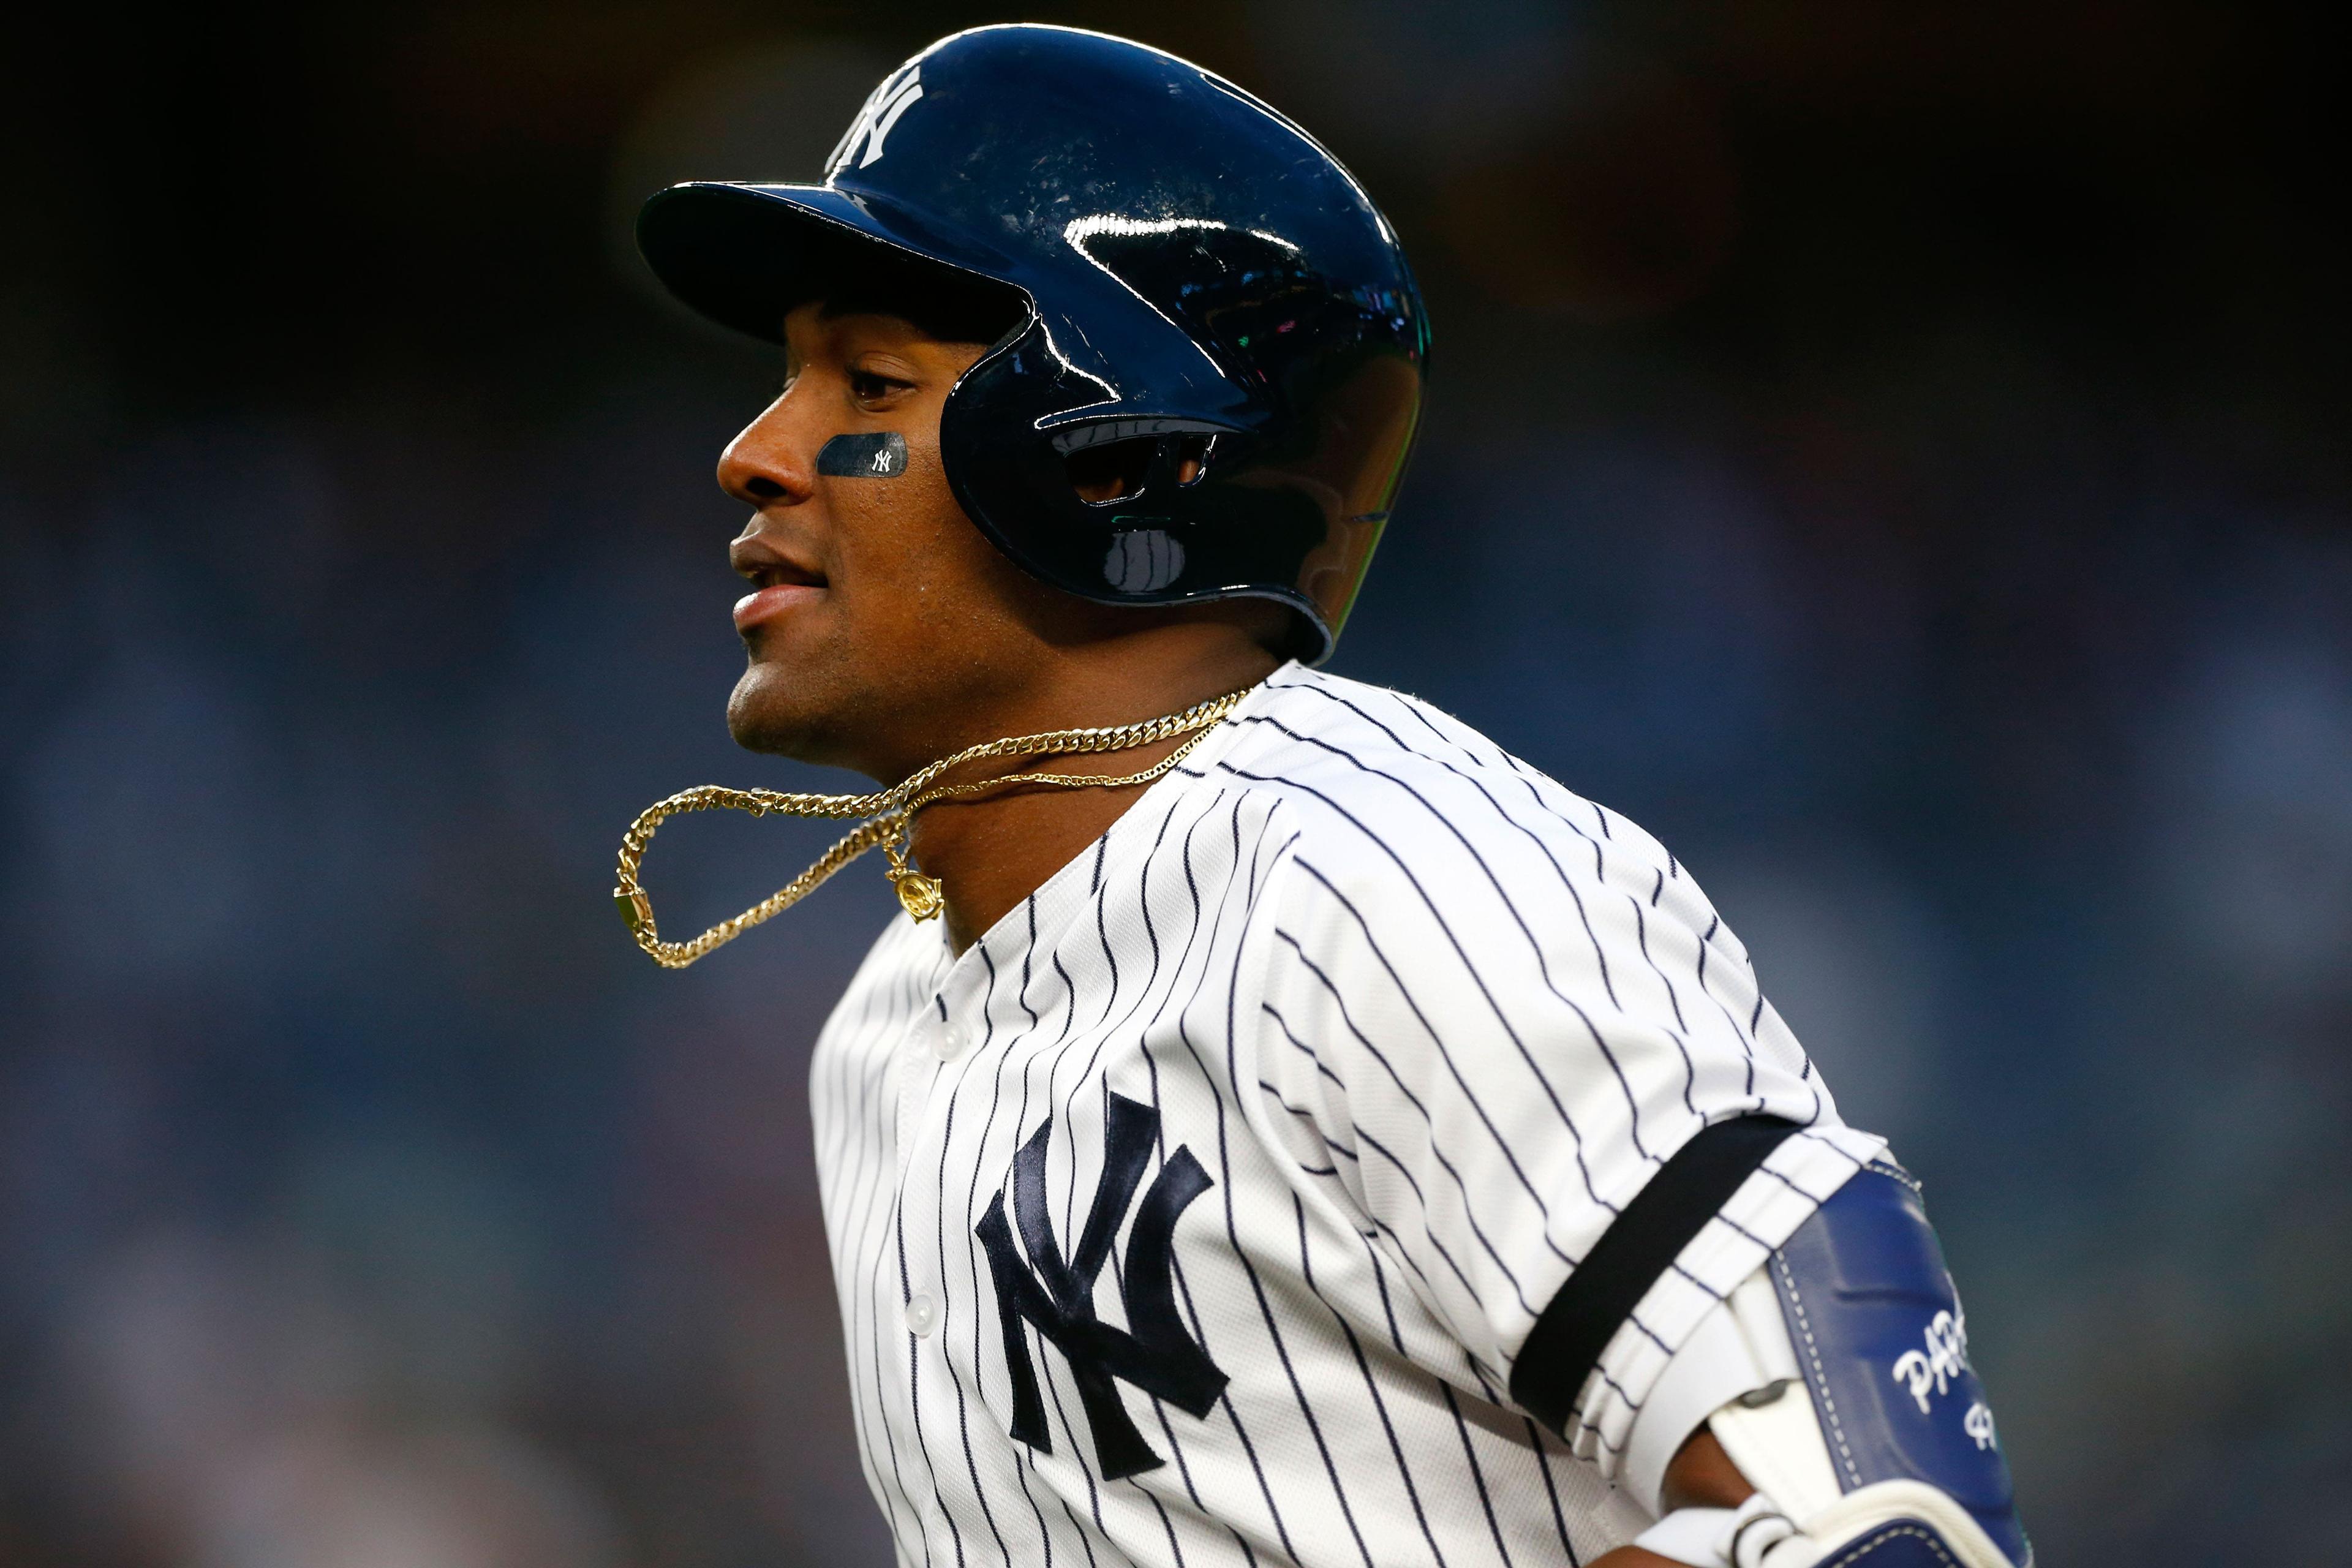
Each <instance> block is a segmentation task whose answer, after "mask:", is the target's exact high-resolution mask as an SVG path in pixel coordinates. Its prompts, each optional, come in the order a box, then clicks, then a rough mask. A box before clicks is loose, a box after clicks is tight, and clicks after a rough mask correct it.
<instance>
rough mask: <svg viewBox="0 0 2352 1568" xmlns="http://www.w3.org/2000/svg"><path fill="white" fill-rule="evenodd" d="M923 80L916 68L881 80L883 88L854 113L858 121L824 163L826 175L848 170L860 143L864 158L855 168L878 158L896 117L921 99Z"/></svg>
mask: <svg viewBox="0 0 2352 1568" xmlns="http://www.w3.org/2000/svg"><path fill="white" fill-rule="evenodd" d="M922 78H923V69H922V68H921V67H920V66H916V65H909V66H907V67H904V68H901V69H899V70H896V71H893V72H891V73H890V74H889V75H888V76H887V77H884V78H883V79H882V85H881V86H880V87H877V88H876V89H874V91H873V94H872V96H870V97H869V98H867V99H866V107H865V108H863V109H861V110H858V111H857V118H856V119H855V120H853V121H850V122H849V130H848V131H847V132H845V134H844V135H843V136H842V138H841V142H840V144H839V145H838V146H836V147H835V148H834V150H833V156H832V157H830V158H827V159H826V160H825V161H824V168H825V173H826V174H833V173H835V172H837V171H839V170H842V169H845V168H848V167H849V166H850V164H849V160H850V157H851V155H852V154H854V153H856V151H857V148H858V143H859V142H864V143H865V146H866V155H865V156H864V157H862V158H859V159H858V160H857V167H859V168H861V169H863V168H864V167H866V164H868V163H873V162H875V161H876V160H877V159H878V158H880V157H881V156H882V143H883V142H884V140H885V139H886V138H887V137H888V136H889V134H890V128H891V127H892V126H894V125H896V124H898V116H900V115H902V114H904V113H906V112H907V110H908V108H909V107H911V106H912V105H913V103H914V101H915V100H917V99H919V98H920V97H922V96H923V80H922Z"/></svg>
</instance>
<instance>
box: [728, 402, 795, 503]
mask: <svg viewBox="0 0 2352 1568" xmlns="http://www.w3.org/2000/svg"><path fill="white" fill-rule="evenodd" d="M789 401H790V400H789V399H788V398H781V397H780V398H778V399H777V400H776V401H775V402H774V403H772V404H770V405H768V407H767V409H766V411H765V412H763V413H761V416H759V417H758V418H757V419H754V420H752V421H751V423H750V424H749V425H746V426H743V428H742V430H741V431H740V433H738V434H737V436H736V437H735V439H733V440H732V441H730V442H728V443H727V449H726V450H725V451H723V452H721V453H719V489H722V490H725V491H726V492H727V493H728V494H729V495H730V496H732V497H734V498H735V499H736V500H739V501H741V502H742V503H743V504H744V505H746V506H749V507H751V508H754V509H760V508H765V507H772V506H796V505H798V504H799V503H800V502H802V501H804V500H808V498H809V495H810V492H811V491H812V489H814V486H815V482H816V464H815V460H814V453H813V452H811V451H810V450H808V449H807V443H806V442H805V441H804V440H803V438H802V433H801V432H799V431H797V430H795V429H794V428H793V426H795V424H796V423H797V421H795V420H794V419H793V417H792V416H791V415H790V413H789V412H788V411H787V409H786V406H785V405H786V404H787V403H788V402H789Z"/></svg>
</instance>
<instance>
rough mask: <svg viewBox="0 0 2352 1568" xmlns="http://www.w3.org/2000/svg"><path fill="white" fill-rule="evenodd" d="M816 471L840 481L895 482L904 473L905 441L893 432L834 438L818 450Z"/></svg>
mask: <svg viewBox="0 0 2352 1568" xmlns="http://www.w3.org/2000/svg"><path fill="white" fill-rule="evenodd" d="M816 471H817V472H818V473H820V474H830V475H832V476H833V477H835V479H897V478H898V476H899V475H900V474H903V473H905V472H906V471H907V438H906V437H903V436H901V435H899V434H898V432H897V431H896V430H871V431H866V432H865V433H863V434H859V435H849V436H835V437H834V438H833V439H832V440H830V441H827V442H826V443H825V444H824V447H822V448H820V449H819V450H818V452H817V455H816Z"/></svg>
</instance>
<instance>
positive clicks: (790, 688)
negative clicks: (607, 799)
mask: <svg viewBox="0 0 2352 1568" xmlns="http://www.w3.org/2000/svg"><path fill="white" fill-rule="evenodd" d="M784 336H785V384H784V389H783V391H782V394H780V395H778V397H777V398H776V400H775V402H774V403H772V405H769V407H768V408H767V410H766V411H765V412H764V413H762V414H761V416H759V417H758V418H757V419H754V420H753V421H752V422H751V425H750V426H747V427H746V428H745V429H744V430H743V432H742V434H740V435H739V436H737V437H735V439H734V440H733V441H732V442H731V443H730V445H729V446H728V447H727V450H726V453H725V454H724V455H723V456H722V457H721V458H719V485H720V487H721V488H722V489H725V490H726V491H727V493H728V494H729V495H730V496H733V497H734V498H735V499H736V500H740V501H742V502H744V503H745V504H746V505H748V506H750V507H751V508H752V509H753V512H752V516H751V521H750V522H749V523H747V524H746V525H745V527H744V529H743V531H742V533H741V535H740V537H739V538H737V539H736V541H735V542H734V544H733V546H732V549H731V551H730V559H731V561H732V563H733V565H734V567H735V570H736V571H737V572H738V573H740V574H741V575H742V576H743V577H745V578H746V579H748V580H749V581H750V583H751V593H750V594H748V595H745V596H744V598H743V599H742V600H741V602H740V603H739V604H738V605H736V606H735V626H736V630H737V631H738V633H739V634H740V636H741V637H742V638H743V645H744V647H745V649H746V650H747V652H748V654H749V656H750V662H749V664H748V666H747V667H746V668H745V669H744V671H743V676H742V679H740V681H738V682H737V683H736V686H735V693H734V696H733V698H732V699H731V700H730V702H729V703H728V709H727V721H728V728H729V729H730V731H732V732H733V734H734V736H735V739H736V741H737V742H739V743H740V744H742V745H745V746H748V747H751V748H752V749H754V750H757V751H765V752H781V753H782V754H784V755H787V756H793V757H798V758H801V759H803V760H804V761H808V762H818V763H835V764H839V765H842V766H846V767H852V768H856V770H858V771H859V772H861V773H866V774H868V775H869V776H872V777H876V778H881V779H894V778H896V777H898V776H901V775H903V774H904V773H908V772H910V771H912V770H913V769H914V768H916V767H918V766H919V765H921V764H922V763H925V762H929V761H930V760H931V759H932V758H934V757H937V756H939V755H940V754H941V753H943V752H947V751H950V750H952V749H954V748H955V747H957V746H960V745H962V744H967V743H969V742H970V741H971V739H979V738H985V737H984V736H977V735H967V733H966V731H967V730H969V729H971V726H972V725H973V724H974V723H975V722H981V723H982V724H983V727H984V720H985V716H986V714H987V713H988V712H989V710H991V709H992V708H996V707H999V706H1001V705H1002V704H1003V701H1004V700H1006V699H1007V697H1008V695H1010V694H1016V693H1017V692H1018V690H1019V689H1020V688H1021V686H1022V684H1023V682H1024V676H1025V675H1026V674H1027V673H1028V672H1029V671H1031V670H1032V669H1034V665H1035V661H1036V659H1037V658H1038V657H1039V656H1040V655H1041V654H1042V653H1043V652H1044V651H1045V643H1046V640H1047V639H1048V638H1049V637H1050V635H1051V634H1050V624H1051V622H1052V620H1053V618H1054V616H1055V614H1056V613H1057V607H1056V606H1055V605H1052V604H1051V603H1050V601H1052V600H1064V601H1066V604H1068V605H1076V603H1077V602H1076V601H1075V600H1067V599H1066V595H1058V594H1055V593H1054V592H1053V591H1052V590H1050V589H1046V588H1045V587H1044V586H1043V585H1042V584H1037V583H1035V582H1034V580H1033V579H1031V578H1029V577H1027V576H1025V575H1024V574H1022V573H1021V572H1020V571H1019V569H1018V568H1016V567H1015V566H1013V563H1011V562H1010V561H1008V560H1007V559H1006V558H1005V557H1004V556H1003V554H1001V553H1000V552H998V551H997V550H996V548H995V547H994V546H992V544H990V543H989V542H988V541H987V540H986V539H985V538H984V537H983V536H982V534H981V532H980V531H979V530H978V529H977V528H975V527H973V526H972V523H971V520H970V519H968V518H967V517H965V515H964V513H963V510H962V509H961V507H959V506H958V505H957V504H956V500H955V497H954V495H953V494H952V493H951V492H950V490H949V489H948V482H947V476H946V473H945V472H944V471H943V469H942V468H941V467H940V441H939V436H940V407H941V406H942V405H943V404H944V403H945V402H946V400H947V395H948V392H949V390H950V388H951V387H953V386H954V384H955V382H956V378H957V377H958V376H959V375H961V374H962V373H963V372H964V371H965V370H966V369H967V368H969V367H970V366H971V363H973V362H974V361H975V360H977V359H978V358H979V357H980V355H981V354H982V353H984V352H985V350H984V348H983V346H982V345H981V344H978V343H956V342H941V341H940V340H939V339H937V338H932V337H929V336H927V335H925V334H924V333H923V332H922V331H919V329H917V328H916V327H914V326H912V325H910V324H909V323H908V322H906V321H901V320H899V319H898V318H897V317H895V316H885V315H865V314H858V315H840V316H827V315H825V314H824V311H823V310H821V309H820V307H818V306H817V305H814V304H812V305H805V306H803V307H801V308H800V309H798V310H793V312H792V314H791V315H790V316H789V317H787V318H786V320H785V326H784ZM890 436H896V437H899V438H900V439H902V440H903V441H904V442H905V449H904V461H903V465H901V464H899V462H898V457H897V454H896V452H895V451H894V449H893V447H892V446H891V444H890V443H889V442H888V440H887V437H890ZM836 437H850V439H849V440H846V441H838V442H836ZM828 443H835V446H834V447H833V449H832V451H831V453H830V454H828V455H827V456H825V457H824V458H822V459H821V458H820V454H821V453H825V452H826V448H827V444H828ZM894 468H896V469H897V471H895V472H894V471H891V470H892V469H894Z"/></svg>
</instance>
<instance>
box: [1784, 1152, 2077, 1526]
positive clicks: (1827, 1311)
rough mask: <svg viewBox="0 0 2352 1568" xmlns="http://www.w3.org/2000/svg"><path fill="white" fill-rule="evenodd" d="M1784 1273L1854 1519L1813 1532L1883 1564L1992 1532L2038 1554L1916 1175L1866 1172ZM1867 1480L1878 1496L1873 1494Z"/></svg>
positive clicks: (1792, 1323) (1809, 1232)
mask: <svg viewBox="0 0 2352 1568" xmlns="http://www.w3.org/2000/svg"><path fill="white" fill-rule="evenodd" d="M1768 1272H1769V1275H1770V1278H1771V1281H1772V1286H1773V1289H1774V1290H1775V1292H1776V1293H1777V1294H1778V1295H1779V1297H1780V1310H1781V1315H1782V1317H1783V1319H1784V1320H1785V1321H1786V1322H1787V1325H1788V1330H1789V1338H1790V1348H1791V1349H1793V1350H1794V1352H1796V1362H1797V1368H1798V1372H1799V1375H1800V1377H1801V1380H1802V1381H1803V1383H1804V1384H1805V1388H1806V1391H1807V1392H1808V1393H1809V1394H1811V1396H1812V1404H1813V1414H1814V1415H1815V1417H1816V1418H1817V1419H1818V1422H1819V1425H1820V1428H1821V1434H1822V1440H1823V1442H1824V1444H1825V1445H1826V1447H1827V1448H1828V1451H1829V1460H1830V1468H1831V1471H1832V1474H1833V1475H1834V1477H1835V1479H1836V1481H1837V1485H1838V1488H1839V1490H1840V1491H1841V1492H1842V1493H1843V1494H1845V1495H1844V1497H1843V1499H1842V1500H1841V1503H1842V1504H1843V1506H1837V1507H1833V1508H1832V1509H1831V1510H1829V1511H1830V1512H1831V1513H1832V1514H1833V1515H1843V1525H1841V1526H1838V1527H1833V1528H1832V1529H1831V1530H1828V1531H1823V1530H1822V1528H1821V1526H1822V1525H1823V1524H1827V1523H1828V1521H1827V1520H1822V1521H1809V1522H1808V1524H1807V1526H1806V1533H1807V1534H1808V1535H1811V1536H1812V1537H1813V1539H1814V1540H1816V1541H1818V1542H1822V1543H1823V1544H1828V1543H1829V1542H1831V1541H1834V1542H1836V1543H1837V1544H1838V1546H1839V1547H1841V1548H1842V1550H1841V1551H1840V1552H1838V1553H1837V1554H1836V1560H1837V1561H1839V1562H1842V1563H1867V1564H1869V1568H1908V1565H1909V1564H1912V1563H1919V1564H1922V1565H1926V1564H1937V1565H1939V1568H1940V1565H1942V1564H1948V1563H1952V1562H1954V1561H1955V1560H1956V1559H1957V1560H1958V1561H1963V1562H1966V1561H1972V1560H1974V1559H1976V1558H1977V1557H1979V1555H1980V1554H1981V1548H1982V1546H1983V1545H1984V1544H1986V1543H1990V1545H1992V1546H1994V1547H1996V1548H1998V1549H1999V1551H2000V1553H2001V1555H2002V1556H2004V1557H2005V1558H2007V1559H2008V1561H2009V1562H2010V1563H2015V1564H2019V1565H2020V1568H2023V1565H2025V1564H2028V1563H2031V1562H2032V1547H2031V1545H2030V1544H2029V1543H2028V1542H2027V1541H2026V1537H2025V1531H2024V1527H2023V1526H2022V1525H2021V1523H2020V1522H2019V1520H2018V1516H2017V1502H2016V1497H2015V1493H2014V1490H2013V1489H2012V1487H2011V1482H2010V1475H2009V1465H2008V1462H2007V1461H2006V1460H2005V1459H2004V1458H2002V1457H2001V1451H2000V1442H1999V1440H1998V1438H1997V1437H1996V1436H1995V1433H1994V1430H1993V1420H1992V1411H1991V1409H1990V1406H1989V1405H1987V1404H1986V1403H1985V1396H1984V1389H1983V1387H1982V1386H1981V1385H1980V1384H1979V1383H1978V1382H1977V1375H1976V1373H1975V1372H1974V1370H1973V1369H1971V1367H1970V1366H1969V1348H1968V1324H1967V1319H1966V1317H1965V1315H1964V1314H1963V1313H1962V1311H1961V1310H1960V1302H1959V1297H1958V1292H1957V1291H1955V1290H1954V1289H1953V1286H1952V1277H1951V1274H1950V1272H1949V1271H1948V1270H1947V1269H1946V1268H1945V1267H1944V1254H1943V1249H1942V1247H1939V1246H1937V1242H1936V1233H1935V1231H1934V1230H1933V1229H1932V1228H1930V1226H1928V1224H1927V1211H1926V1210H1925V1209H1924V1208H1922V1207H1921V1205H1920V1202H1919V1194H1918V1190H1917V1188H1916V1185H1915V1184H1913V1183H1912V1181H1911V1180H1910V1178H1909V1177H1908V1176H1907V1175H1906V1174H1904V1173H1902V1172H1901V1171H1900V1169H1899V1168H1898V1167H1893V1166H1890V1165H1885V1164H1879V1165H1873V1166H1872V1167H1871V1168H1870V1169H1868V1170H1866V1171H1863V1172H1860V1173H1856V1174H1855V1175H1854V1176H1853V1179H1852V1180H1850V1181H1848V1182H1847V1183H1846V1184H1845V1185H1844V1186H1843V1187H1841V1188H1839V1189H1838V1191H1837V1192H1836V1193H1835V1194H1832V1196H1831V1198H1830V1200H1829V1201H1828V1202H1827V1203H1825V1204H1823V1205H1822V1207H1821V1209H1820V1211H1819V1212H1818V1213H1816V1214H1815V1215H1813V1217H1812V1218H1811V1219H1809V1220H1807V1221H1806V1222H1805V1223H1804V1224H1803V1225H1802V1226H1799V1227H1798V1229H1797V1232H1796V1234H1795V1235H1793V1236H1791V1237H1790V1238H1789V1239H1788V1241H1787V1242H1786V1243H1785V1244H1784V1245H1782V1246H1781V1247H1780V1248H1779V1249H1777V1250H1776V1251H1775V1252H1774V1253H1773V1254H1772V1257H1771V1259H1770V1261H1769V1266H1768ZM1888 1483H1897V1484H1894V1485H1889V1484H1888ZM1864 1489H1870V1494H1871V1495H1870V1497H1869V1498H1867V1499H1865V1498H1864V1497H1863V1496H1859V1495H1857V1494H1861V1493H1863V1492H1864ZM1937 1494H1940V1496H1938V1495H1937ZM1906 1503H1907V1504H1910V1505H1924V1506H1906ZM1955 1504H1956V1505H1958V1507H1957V1510H1954V1509H1953V1508H1952V1506H1951V1505H1955ZM1956 1513H1964V1514H1965V1516H1966V1519H1967V1520H1968V1521H1973V1523H1974V1524H1975V1526H1976V1527H1977V1530H1979V1531H1982V1540H1981V1541H1972V1542H1968V1543H1966V1544H1967V1545H1969V1546H1972V1547H1974V1548H1975V1550H1955V1549H1956V1548H1960V1547H1962V1545H1963V1543H1962V1542H1958V1541H1953V1540H1949V1539H1947V1537H1948V1536H1952V1535H1959V1536H1973V1535H1974V1534H1975V1531H1969V1530H1968V1529H1967V1528H1966V1526H1965V1525H1964V1524H1962V1523H1961V1522H1960V1521H1959V1520H1958V1518H1956V1517H1955V1514H1956ZM1927 1515H1939V1516H1941V1517H1940V1519H1938V1518H1930V1517H1925V1516H1927Z"/></svg>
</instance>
